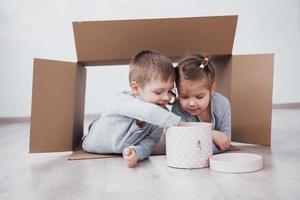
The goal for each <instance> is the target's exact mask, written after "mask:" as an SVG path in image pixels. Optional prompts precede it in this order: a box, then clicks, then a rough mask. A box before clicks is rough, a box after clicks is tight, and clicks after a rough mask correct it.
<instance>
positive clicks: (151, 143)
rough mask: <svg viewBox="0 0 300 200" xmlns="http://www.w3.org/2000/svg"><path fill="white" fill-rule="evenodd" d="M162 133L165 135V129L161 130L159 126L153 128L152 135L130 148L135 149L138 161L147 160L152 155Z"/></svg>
mask: <svg viewBox="0 0 300 200" xmlns="http://www.w3.org/2000/svg"><path fill="white" fill-rule="evenodd" d="M162 133H163V128H160V127H158V126H153V127H152V128H151V133H150V134H149V135H148V136H147V137H145V138H144V139H143V140H142V141H141V142H139V143H138V144H137V145H134V146H130V148H133V149H134V151H135V152H136V155H137V157H138V161H141V160H144V159H147V158H148V157H149V156H150V155H151V153H152V151H153V149H154V147H155V146H156V144H157V143H158V141H159V139H160V137H161V135H162Z"/></svg>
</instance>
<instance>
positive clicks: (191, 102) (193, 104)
mask: <svg viewBox="0 0 300 200" xmlns="http://www.w3.org/2000/svg"><path fill="white" fill-rule="evenodd" d="M188 105H189V106H195V105H196V103H195V101H194V100H192V99H191V100H189V101H188Z"/></svg>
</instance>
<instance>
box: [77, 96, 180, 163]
mask: <svg viewBox="0 0 300 200" xmlns="http://www.w3.org/2000/svg"><path fill="white" fill-rule="evenodd" d="M180 119H181V118H180V117H179V116H177V115H175V114H174V113H172V112H169V111H167V110H165V109H163V108H161V107H159V106H157V105H155V104H152V103H147V102H144V101H141V100H139V99H136V98H135V97H134V96H133V95H132V94H131V93H130V92H122V93H118V94H117V95H116V96H115V97H114V100H113V102H110V105H108V107H107V112H105V113H102V114H101V117H99V118H98V119H96V120H95V121H94V122H93V123H92V124H91V126H90V130H89V132H88V134H87V135H86V136H85V137H84V139H83V142H82V148H83V149H84V150H85V151H87V152H91V153H118V154H119V153H122V151H123V150H124V148H126V147H132V148H133V149H134V150H135V152H136V154H137V156H138V160H143V159H146V158H148V157H149V156H150V154H151V152H152V150H153V148H154V147H155V145H156V144H157V143H158V141H159V139H160V137H161V135H162V133H163V128H167V127H170V126H176V125H178V123H179V121H180Z"/></svg>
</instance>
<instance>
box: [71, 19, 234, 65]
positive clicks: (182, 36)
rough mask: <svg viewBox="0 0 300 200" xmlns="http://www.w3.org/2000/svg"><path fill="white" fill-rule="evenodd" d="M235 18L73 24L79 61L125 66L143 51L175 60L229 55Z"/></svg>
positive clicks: (86, 63)
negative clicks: (192, 55)
mask: <svg viewBox="0 0 300 200" xmlns="http://www.w3.org/2000/svg"><path fill="white" fill-rule="evenodd" d="M236 24H237V16H220V17H193V18H173V19H172V18H170V19H142V20H116V21H98V22H95V21H94V22H74V23H73V30H74V36H75V44H76V51H77V59H78V62H80V63H84V65H96V64H97V65H99V64H113V63H117V64H119V63H128V61H129V59H130V58H131V57H132V56H133V55H134V54H136V53H137V52H139V51H141V50H143V49H157V50H159V51H160V52H161V53H163V54H165V55H167V56H170V57H178V56H181V55H183V54H186V53H191V52H201V53H203V52H205V53H206V54H210V55H226V54H227V55H230V54H231V52H232V47H233V41H234V35H235V29H236Z"/></svg>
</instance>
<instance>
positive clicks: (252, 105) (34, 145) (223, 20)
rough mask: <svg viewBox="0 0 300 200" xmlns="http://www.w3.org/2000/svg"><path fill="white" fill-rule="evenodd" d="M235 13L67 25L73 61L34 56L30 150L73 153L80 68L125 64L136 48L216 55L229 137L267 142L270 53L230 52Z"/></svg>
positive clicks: (80, 103) (80, 107)
mask: <svg viewBox="0 0 300 200" xmlns="http://www.w3.org/2000/svg"><path fill="white" fill-rule="evenodd" d="M237 19H238V16H216V17H192V18H170V19H142V20H115V21H89V22H74V23H73V30H74V36H75V44H76V51H77V59H78V61H77V62H62V61H50V60H45V59H35V60H34V74H33V76H34V77H33V91H32V92H33V93H32V114H31V130H30V152H53V151H71V150H74V149H75V148H76V147H77V145H78V143H79V141H80V139H81V137H82V135H83V117H84V98H85V97H84V95H85V78H86V69H85V67H89V66H94V65H115V64H128V63H129V60H130V59H131V57H132V56H133V55H135V54H136V53H137V52H139V51H141V50H143V49H155V50H158V51H160V52H161V53H163V54H165V55H167V56H169V57H171V58H173V59H174V60H175V59H176V58H178V57H179V56H181V55H184V54H186V53H202V54H209V55H212V56H214V57H215V59H214V60H215V66H216V71H217V77H216V79H217V85H218V91H219V92H220V93H222V94H223V95H225V96H227V97H228V98H229V100H230V102H231V107H232V140H233V141H236V142H244V143H253V144H262V145H270V144H271V116H272V83H273V60H274V58H273V54H261V55H258V54H257V55H232V47H233V42H234V36H235V30H236V25H237Z"/></svg>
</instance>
